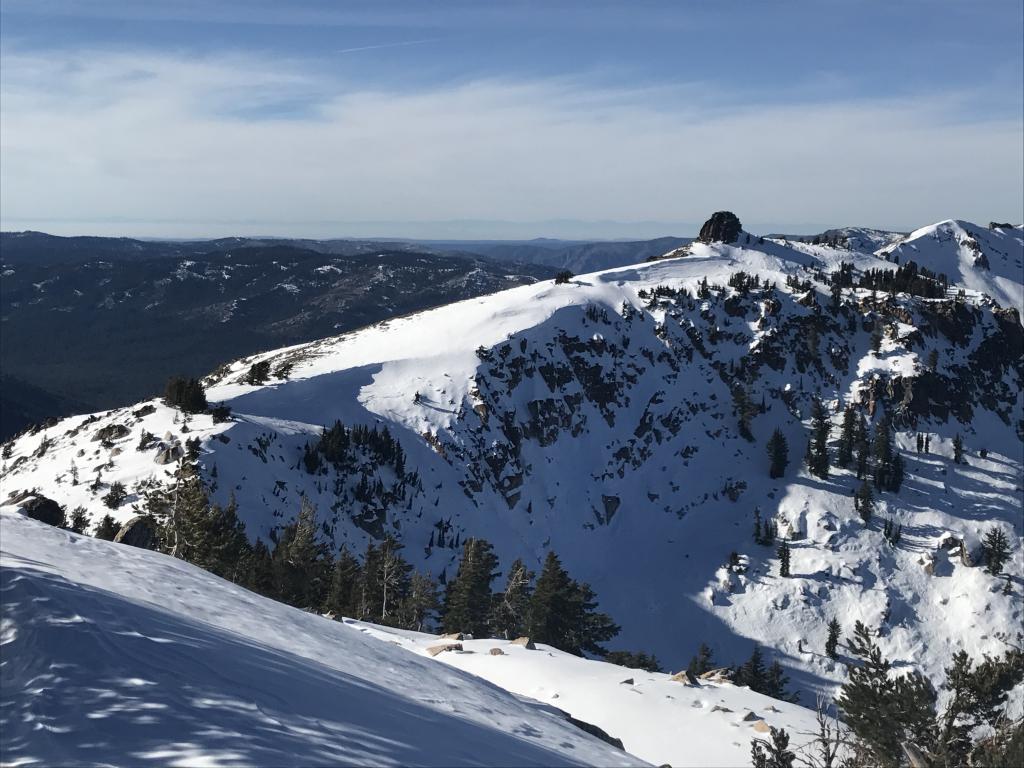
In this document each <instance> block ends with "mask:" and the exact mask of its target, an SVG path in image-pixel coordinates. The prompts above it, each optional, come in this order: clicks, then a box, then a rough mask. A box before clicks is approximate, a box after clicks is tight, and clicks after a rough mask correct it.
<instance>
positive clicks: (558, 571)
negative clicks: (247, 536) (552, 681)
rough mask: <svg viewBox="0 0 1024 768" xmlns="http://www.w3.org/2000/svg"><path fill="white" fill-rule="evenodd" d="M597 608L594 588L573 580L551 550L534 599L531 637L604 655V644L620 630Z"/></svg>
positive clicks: (570, 649) (529, 624) (568, 649)
mask: <svg viewBox="0 0 1024 768" xmlns="http://www.w3.org/2000/svg"><path fill="white" fill-rule="evenodd" d="M596 608H597V601H596V599H595V595H594V591H593V590H592V589H591V588H590V586H589V585H587V584H579V583H577V582H575V581H573V580H572V579H571V578H570V577H569V574H568V573H567V572H566V571H565V569H564V568H562V564H561V562H560V561H559V559H558V556H557V555H556V554H555V553H554V552H550V551H549V552H548V555H547V558H546V559H545V561H544V567H543V568H542V569H541V573H540V576H539V577H538V578H537V584H536V587H535V588H534V591H533V595H532V596H531V598H530V610H529V620H528V622H527V628H528V630H529V632H528V634H529V635H530V637H532V638H533V639H534V640H536V641H538V642H541V643H547V644H548V645H553V646H555V647H556V648H559V649H560V650H563V651H566V652H567V653H574V654H576V655H582V654H583V653H584V652H588V653H593V654H595V655H603V653H604V649H603V648H602V647H601V645H600V643H602V642H604V641H605V640H610V639H611V638H613V637H615V635H617V634H618V632H619V627H618V626H617V625H616V624H615V623H614V622H613V621H612V620H611V618H610V617H609V616H607V615H606V614H603V613H599V612H598V611H596V610H595V609H596Z"/></svg>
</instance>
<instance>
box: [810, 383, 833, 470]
mask: <svg viewBox="0 0 1024 768" xmlns="http://www.w3.org/2000/svg"><path fill="white" fill-rule="evenodd" d="M831 428H832V423H831V422H830V421H829V418H828V413H827V412H826V410H825V406H824V404H823V403H822V402H821V400H820V399H819V398H817V397H815V398H814V400H813V401H812V403H811V439H810V442H809V443H808V447H807V469H808V470H809V471H810V473H811V474H812V475H814V476H815V477H820V478H822V479H824V478H826V477H828V466H829V460H828V435H829V431H830V430H831Z"/></svg>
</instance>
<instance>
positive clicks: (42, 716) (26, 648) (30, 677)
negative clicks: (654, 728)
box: [0, 510, 643, 766]
mask: <svg viewBox="0 0 1024 768" xmlns="http://www.w3.org/2000/svg"><path fill="white" fill-rule="evenodd" d="M0 533H2V537H0V541H2V544H0V569H2V570H0V573H2V595H3V614H2V621H0V649H2V661H0V681H2V686H0V761H2V762H3V763H4V764H5V765H11V766H14V765H64V766H71V765H96V764H104V765H108V764H109V765H117V764H131V765H159V766H166V765H187V766H218V765H266V766H280V765H438V766H450V765H480V764H481V763H487V764H492V765H543V766H547V765H608V766H612V765H621V766H625V765H641V764H643V763H642V761H640V760H638V759H637V758H635V757H632V756H630V755H628V754H626V753H624V752H621V751H619V750H618V749H616V748H614V747H611V746H609V745H607V744H605V743H604V742H602V741H600V740H598V739H597V738H595V737H592V736H590V735H588V734H586V733H584V732H583V731H582V730H580V729H578V728H576V727H575V726H573V725H571V724H570V723H569V722H567V721H566V720H565V719H564V717H563V716H562V715H560V714H559V713H557V712H554V711H553V710H551V709H550V708H548V707H544V706H540V705H537V704H535V703H533V702H530V701H528V700H526V699H523V698H520V697H517V696H514V695H511V694H509V693H506V692H505V691H503V690H501V689H500V688H498V687H496V686H494V685H491V684H488V683H486V682H483V681H482V680H480V679H479V678H477V677H474V676H472V675H468V674H466V673H464V672H462V671H459V670H457V669H452V668H451V667H447V666H443V665H440V664H436V663H434V662H432V661H431V660H429V659H427V658H422V657H418V656H415V655H413V654H410V653H407V652H406V651H404V650H402V649H400V648H396V647H394V646H393V645H391V644H389V643H384V642H380V641H379V640H375V639H372V638H370V637H366V636H364V635H363V634H362V633H360V632H358V631H356V630H354V629H353V628H351V627H348V626H346V625H344V624H342V623H340V622H333V621H330V620H328V619H325V618H323V617H320V616H317V615H314V614H309V613H304V612H302V611H299V610H296V609H294V608H290V607H288V606H285V605H283V604H280V603H276V602H273V601H271V600H267V599H265V598H262V597H259V596H257V595H254V594H252V593H250V592H247V591H245V590H242V589H239V588H237V587H235V586H233V585H231V584H229V583H228V582H225V581H222V580H220V579H218V578H216V577H214V576H211V575H210V574H208V573H206V572H204V571H201V570H199V569H198V568H195V567H193V566H190V565H188V564H186V563H183V562H181V561H177V560H173V559H172V558H169V557H166V556H163V555H158V554H155V553H152V552H147V551H143V550H139V549H135V548H133V547H128V546H122V545H119V544H113V543H108V542H103V541H97V540H94V539H90V538H88V537H84V536H78V535H76V534H73V533H69V532H66V531H62V530H58V529H55V528H51V527H49V526H47V525H43V524H41V523H37V522H35V521H32V520H29V519H27V518H24V517H22V516H20V515H19V514H16V513H12V512H11V511H9V510H8V511H4V512H0Z"/></svg>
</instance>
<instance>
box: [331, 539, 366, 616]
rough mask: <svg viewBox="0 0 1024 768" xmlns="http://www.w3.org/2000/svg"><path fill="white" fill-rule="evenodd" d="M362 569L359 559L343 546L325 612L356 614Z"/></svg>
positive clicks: (337, 614) (333, 574) (341, 614)
mask: <svg viewBox="0 0 1024 768" xmlns="http://www.w3.org/2000/svg"><path fill="white" fill-rule="evenodd" d="M361 574H362V569H361V568H360V566H359V560H358V559H357V558H356V556H355V555H353V554H352V553H351V552H349V551H348V547H345V546H343V547H342V548H341V552H339V553H338V557H337V558H336V559H335V561H334V570H333V572H332V573H331V586H330V588H329V589H328V590H327V599H326V600H325V601H324V612H329V613H333V614H334V615H335V616H355V615H356V614H357V612H358V609H359V601H358V593H359V580H360V576H361Z"/></svg>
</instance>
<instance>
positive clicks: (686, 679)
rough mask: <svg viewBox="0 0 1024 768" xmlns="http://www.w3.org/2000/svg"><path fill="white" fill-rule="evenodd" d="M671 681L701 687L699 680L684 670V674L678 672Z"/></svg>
mask: <svg viewBox="0 0 1024 768" xmlns="http://www.w3.org/2000/svg"><path fill="white" fill-rule="evenodd" d="M669 679H670V680H674V681H675V682H677V683H684V684H685V685H697V686H699V685H700V682H699V681H698V680H697V678H696V677H695V676H694V674H693V673H692V672H690V671H689V670H687V669H684V670H683V671H682V672H676V673H675V674H674V675H672V677H671V678H669Z"/></svg>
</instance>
